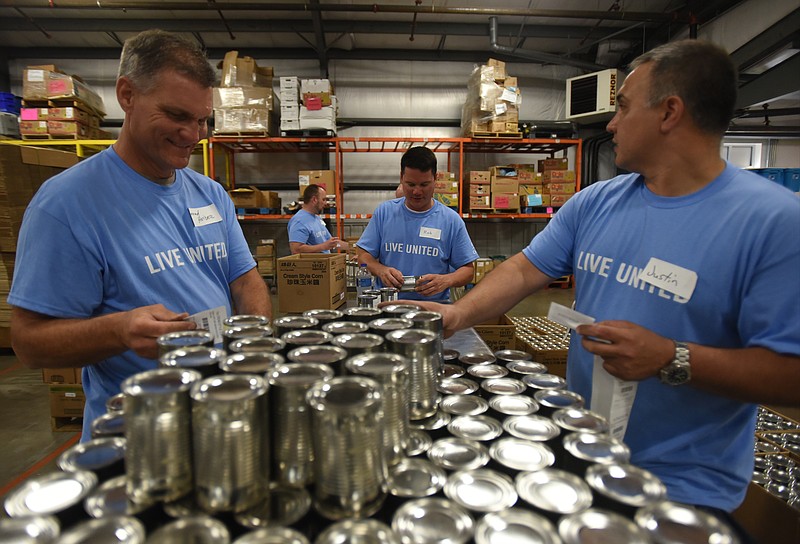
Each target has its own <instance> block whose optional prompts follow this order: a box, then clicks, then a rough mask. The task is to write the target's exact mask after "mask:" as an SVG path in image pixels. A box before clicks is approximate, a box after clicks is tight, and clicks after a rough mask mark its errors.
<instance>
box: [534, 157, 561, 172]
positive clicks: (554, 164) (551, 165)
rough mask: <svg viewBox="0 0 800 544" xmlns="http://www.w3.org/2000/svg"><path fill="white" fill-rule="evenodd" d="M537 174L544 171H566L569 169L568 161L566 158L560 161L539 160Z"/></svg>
mask: <svg viewBox="0 0 800 544" xmlns="http://www.w3.org/2000/svg"><path fill="white" fill-rule="evenodd" d="M537 165H538V168H537V170H538V171H539V172H544V171H546V170H567V169H568V168H569V159H567V158H566V157H563V158H560V159H540V160H539V161H538V162H537Z"/></svg>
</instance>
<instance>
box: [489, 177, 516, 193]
mask: <svg viewBox="0 0 800 544" xmlns="http://www.w3.org/2000/svg"><path fill="white" fill-rule="evenodd" d="M495 193H519V180H517V178H502V177H496V178H492V194H495Z"/></svg>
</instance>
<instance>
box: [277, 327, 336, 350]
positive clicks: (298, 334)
mask: <svg viewBox="0 0 800 544" xmlns="http://www.w3.org/2000/svg"><path fill="white" fill-rule="evenodd" d="M281 340H283V341H284V342H285V343H286V345H287V346H318V345H320V344H327V343H329V342H330V341H331V340H333V335H332V334H331V333H329V332H325V331H318V330H315V329H295V330H293V331H288V332H285V333H283V334H282V335H281Z"/></svg>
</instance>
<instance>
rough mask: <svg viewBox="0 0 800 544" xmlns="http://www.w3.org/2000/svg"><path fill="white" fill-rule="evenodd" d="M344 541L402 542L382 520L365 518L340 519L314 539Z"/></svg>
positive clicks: (330, 543)
mask: <svg viewBox="0 0 800 544" xmlns="http://www.w3.org/2000/svg"><path fill="white" fill-rule="evenodd" d="M344 542H351V543H356V542H359V543H363V544H366V543H369V544H400V537H399V536H397V533H395V532H394V531H393V530H392V528H391V527H389V526H388V525H386V524H385V523H383V522H382V521H378V520H377V519H370V518H365V519H346V520H343V521H338V522H336V523H334V524H333V525H331V526H330V527H328V528H327V529H325V530H324V531H322V532H321V533H320V534H319V536H318V537H317V538H316V539H314V544H342V543H344ZM237 544H238V543H237Z"/></svg>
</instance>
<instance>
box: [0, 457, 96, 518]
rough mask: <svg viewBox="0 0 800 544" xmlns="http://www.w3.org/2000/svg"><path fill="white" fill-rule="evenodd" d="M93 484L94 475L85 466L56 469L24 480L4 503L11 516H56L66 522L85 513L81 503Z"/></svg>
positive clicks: (92, 487)
mask: <svg viewBox="0 0 800 544" xmlns="http://www.w3.org/2000/svg"><path fill="white" fill-rule="evenodd" d="M96 486H97V477H96V476H95V475H94V474H93V473H91V472H89V471H87V470H83V471H79V472H62V471H60V470H58V471H55V472H50V473H47V474H42V475H39V476H33V477H31V478H29V479H27V480H25V482H23V483H22V484H20V485H19V486H18V487H16V488H15V489H14V490H13V491H11V492H10V493H9V494H8V495H7V496H6V498H5V502H4V507H5V510H6V513H7V514H8V515H9V516H10V517H12V518H26V517H31V516H55V517H56V518H58V520H59V522H60V524H61V525H62V526H66V525H70V524H72V523H75V521H76V520H80V519H82V518H84V517H86V513H85V511H84V510H83V508H82V504H83V501H84V500H85V499H86V497H88V496H89V495H90V494H91V493H92V491H93V490H94V489H95V487H96Z"/></svg>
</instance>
